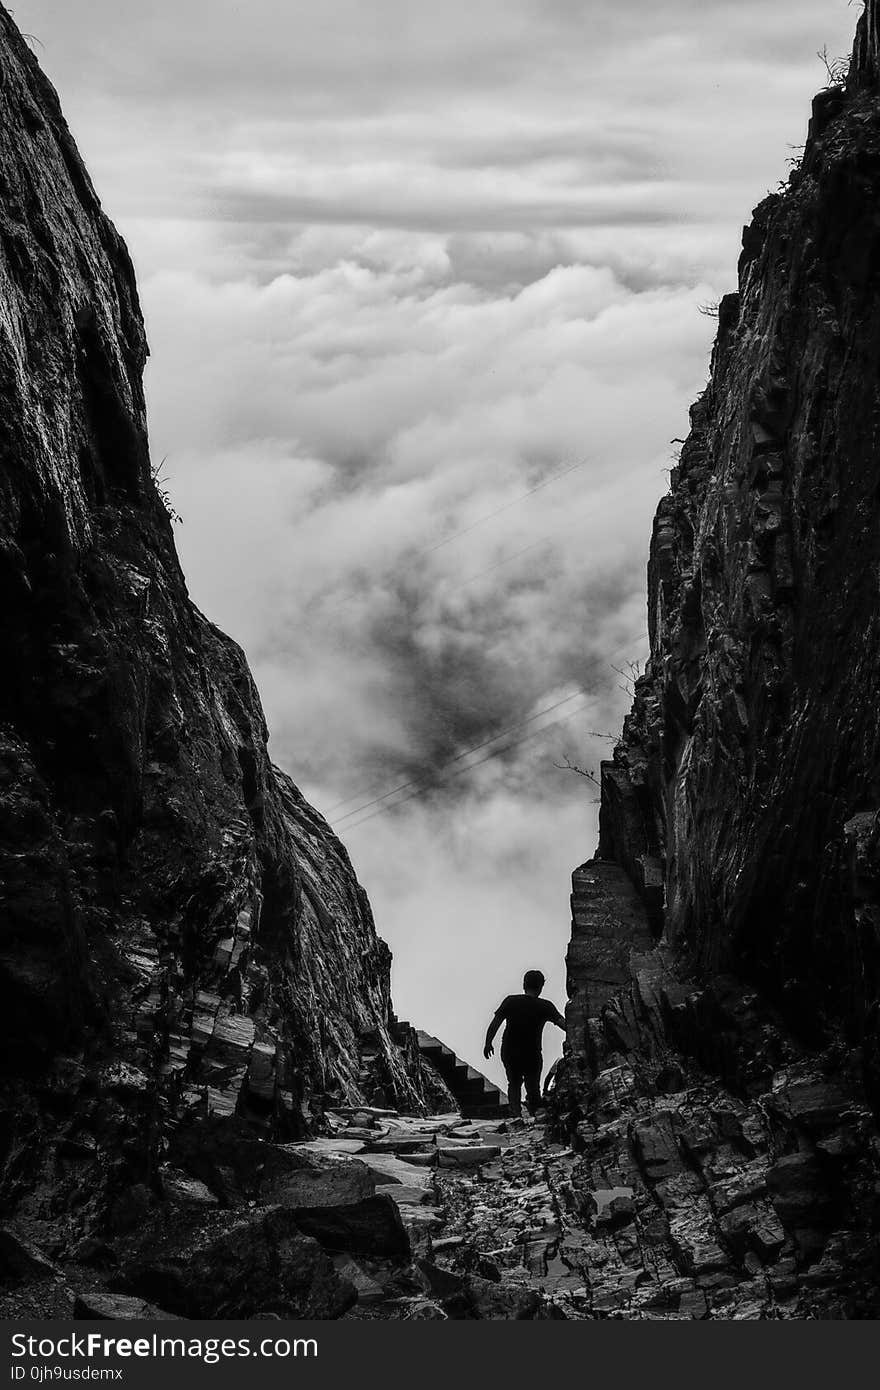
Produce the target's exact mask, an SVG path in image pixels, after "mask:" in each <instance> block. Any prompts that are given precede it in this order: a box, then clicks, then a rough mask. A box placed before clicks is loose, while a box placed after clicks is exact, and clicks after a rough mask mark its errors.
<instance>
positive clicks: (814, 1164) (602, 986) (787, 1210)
mask: <svg viewBox="0 0 880 1390" xmlns="http://www.w3.org/2000/svg"><path fill="white" fill-rule="evenodd" d="M878 16H880V6H878V4H877V3H876V0H872V3H870V4H868V5H867V6H866V9H865V13H864V14H863V16H862V18H861V20H860V22H859V28H858V34H857V39H856V45H855V50H854V55H853V60H852V65H851V68H850V71H849V76H848V79H847V80H846V82H845V83H842V84H841V85H839V86H836V87H833V88H830V89H829V90H826V91H825V92H823V93H821V94H820V95H819V96H818V97H817V98H816V100H815V101H814V104H813V112H812V119H811V121H810V127H809V132H808V138H807V142H806V145H805V148H804V152H803V158H802V159H801V161H800V163H799V165H798V167H796V168H795V169H794V170H793V171H792V173H791V175H790V177H789V179H788V181H787V183H786V184H785V185H784V186H781V187H780V189H779V191H778V192H776V193H774V194H771V195H770V196H769V197H767V198H766V199H765V200H764V202H762V203H761V204H760V206H759V207H758V208H757V209H756V211H755V214H754V220H753V221H752V223H751V225H750V226H748V227H747V228H746V229H745V231H744V235H743V251H742V256H741V258H740V263H739V286H738V289H737V291H736V293H733V294H729V295H727V296H726V297H725V298H724V299H723V300H722V301H721V303H720V305H719V310H718V334H717V338H716V342H715V346H714V351H713V355H712V363H711V372H710V377H709V381H708V384H707V386H706V389H705V391H704V392H703V393H702V395H701V396H700V398H699V400H698V401H697V402H696V403H695V405H694V406H693V407H692V409H691V430H690V433H689V435H688V438H687V440H686V442H685V444H684V446H683V447H682V450H681V456H680V458H679V460H678V463H677V466H676V467H675V468H674V469H673V470H672V476H671V485H670V491H669V493H668V495H667V496H666V497H665V498H664V499H663V500H662V501H661V503H660V505H659V508H658V510H657V515H656V519H655V523H654V530H653V537H652V541H651V551H650V561H649V569H648V616H649V630H650V643H651V646H650V657H649V660H648V663H647V666H646V669H645V672H644V674H643V675H642V676H641V677H640V679H638V680H637V682H636V688H635V698H634V702H633V706H632V710H631V712H630V714H629V715H628V717H627V719H626V721H625V723H624V729H623V736H622V738H621V740H620V742H619V744H618V745H617V747H616V749H615V751H614V756H613V758H612V759H611V760H610V761H609V762H607V763H606V764H604V765H603V768H602V796H601V816H600V841H599V848H598V855H597V858H596V859H595V860H593V861H591V862H589V863H588V864H585V865H583V866H582V867H581V868H580V869H579V870H578V871H577V872H576V873H575V876H574V884H573V887H574V894H573V899H572V903H573V930H572V942H571V947H570V950H569V957H568V966H569V989H570V995H571V1002H570V1005H569V1023H570V1027H569V1055H568V1061H567V1064H566V1067H565V1069H564V1071H563V1073H562V1074H561V1076H560V1102H561V1106H562V1109H563V1111H565V1113H566V1114H567V1116H568V1119H569V1122H570V1125H571V1131H570V1132H571V1133H572V1134H574V1135H576V1143H577V1144H578V1145H579V1146H580V1147H581V1150H582V1152H583V1154H584V1160H583V1161H584V1164H585V1168H584V1173H585V1175H586V1176H585V1177H584V1179H583V1183H582V1185H583V1186H584V1187H585V1188H589V1185H590V1184H593V1185H596V1184H599V1185H600V1186H601V1185H603V1184H604V1186H605V1187H609V1188H610V1187H614V1186H616V1185H620V1186H622V1187H626V1188H628V1189H630V1190H631V1193H632V1196H633V1201H634V1203H635V1207H634V1214H632V1213H631V1212H630V1209H629V1208H628V1209H627V1219H626V1221H624V1220H623V1217H622V1216H621V1218H620V1226H621V1231H623V1232H624V1234H623V1235H621V1236H620V1238H619V1239H620V1240H624V1241H625V1242H627V1241H628V1242H629V1243H630V1246H631V1258H630V1259H628V1261H625V1263H628V1266H629V1273H627V1271H626V1270H624V1271H623V1275H622V1277H624V1278H625V1279H627V1280H628V1279H629V1275H630V1274H632V1275H633V1277H634V1279H635V1283H632V1281H630V1282H631V1283H632V1289H631V1291H630V1292H626V1291H625V1290H623V1288H622V1289H621V1291H620V1292H619V1293H615V1294H614V1295H613V1297H612V1299H611V1301H610V1303H609V1305H608V1306H609V1307H614V1308H618V1309H621V1308H627V1309H629V1310H630V1311H629V1312H624V1314H623V1315H624V1316H630V1315H634V1312H633V1310H635V1309H636V1308H637V1307H638V1306H639V1304H640V1302H641V1295H639V1296H638V1297H636V1296H635V1293H634V1292H632V1290H635V1288H636V1285H638V1287H639V1288H641V1287H642V1286H643V1285H644V1286H645V1287H646V1288H648V1287H649V1286H650V1284H651V1283H653V1282H654V1281H653V1278H651V1277H649V1278H647V1279H646V1278H645V1274H644V1271H648V1273H649V1275H650V1264H651V1255H650V1251H651V1248H652V1247H655V1248H656V1250H657V1251H658V1252H660V1253H662V1257H663V1259H664V1260H666V1261H667V1262H669V1264H670V1266H671V1268H673V1269H674V1270H675V1272H676V1274H677V1275H678V1276H680V1277H682V1278H688V1279H691V1280H692V1281H695V1283H694V1287H695V1288H697V1289H698V1290H700V1291H701V1293H700V1298H702V1296H703V1294H706V1296H707V1297H708V1299H709V1305H708V1306H709V1308H710V1315H713V1316H726V1314H724V1313H722V1312H718V1311H711V1310H715V1309H718V1308H720V1307H721V1306H722V1305H723V1302H724V1299H725V1298H726V1299H727V1300H728V1302H729V1305H730V1307H731V1308H738V1309H741V1308H744V1307H746V1308H747V1307H749V1306H751V1307H752V1308H753V1309H754V1310H758V1311H753V1312H752V1313H748V1312H746V1313H742V1312H737V1313H732V1314H731V1315H736V1316H742V1315H745V1316H757V1315H759V1312H760V1313H761V1314H762V1315H763V1314H764V1313H766V1312H767V1310H768V1309H779V1310H783V1312H782V1315H786V1316H787V1315H789V1313H791V1315H792V1316H798V1317H805V1316H813V1315H821V1316H829V1315H830V1316H876V1311H877V1307H878V1300H877V1289H878V1287H880V1272H878V1269H877V1264H876V1249H877V1243H876V1242H877V1232H878V1199H877V1193H878V1191H880V1187H878V1179H880V1171H878V1154H880V1148H878V1140H877V1133H876V1113H877V1109H878V1106H880V1004H878V985H880V896H878V883H880V720H878V710H880V617H878V615H880V581H878V576H880V488H878V476H880V475H878V459H880V438H878V420H880V367H878V363H880V356H878V342H880V259H878V224H877V213H876V204H877V195H878V191H880V91H878V85H877V84H878V81H880V69H878V52H880V49H878ZM872 1108H873V1111H874V1117H872V1114H871V1110H872ZM641 1193H644V1194H645V1195H646V1196H649V1197H650V1199H651V1200H650V1202H646V1203H645V1204H644V1205H643V1206H642V1205H640V1200H641V1199H640V1194H641ZM649 1218H650V1220H649ZM651 1221H653V1222H654V1225H653V1226H652V1225H651ZM631 1237H634V1242H633V1240H632V1239H631ZM615 1240H618V1238H617V1237H615ZM618 1244H619V1240H618ZM639 1271H642V1272H641V1273H640V1272H639ZM734 1290H735V1291H736V1292H735V1293H734V1292H732V1291H734ZM650 1297H653V1294H650ZM690 1297H691V1295H690V1294H689V1295H688V1298H690ZM719 1299H720V1303H719Z"/></svg>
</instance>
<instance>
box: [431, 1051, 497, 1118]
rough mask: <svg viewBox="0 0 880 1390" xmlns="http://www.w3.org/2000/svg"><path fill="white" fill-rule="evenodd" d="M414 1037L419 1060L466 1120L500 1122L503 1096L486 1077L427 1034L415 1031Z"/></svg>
mask: <svg viewBox="0 0 880 1390" xmlns="http://www.w3.org/2000/svg"><path fill="white" fill-rule="evenodd" d="M417 1037H418V1042H419V1051H420V1052H421V1054H422V1056H423V1057H424V1058H425V1059H426V1060H427V1061H429V1062H430V1063H431V1065H432V1066H433V1067H435V1069H436V1070H437V1071H438V1072H439V1074H440V1076H441V1077H442V1078H443V1080H444V1081H445V1082H446V1085H447V1086H448V1087H449V1089H450V1091H451V1092H452V1094H453V1095H454V1096H455V1099H456V1100H457V1101H458V1104H459V1106H460V1108H461V1113H462V1114H463V1115H464V1116H465V1117H466V1118H470V1117H472V1116H473V1117H476V1116H479V1118H481V1119H495V1118H498V1119H500V1118H502V1117H503V1116H504V1115H506V1114H507V1096H506V1095H505V1094H504V1092H503V1091H501V1090H500V1089H499V1087H497V1086H496V1085H494V1084H493V1082H491V1081H490V1080H489V1078H488V1077H486V1076H483V1074H482V1072H479V1071H477V1069H476V1068H475V1067H472V1066H471V1065H470V1063H468V1062H465V1061H462V1059H461V1058H460V1057H457V1056H456V1054H455V1053H454V1052H453V1050H452V1048H451V1047H447V1046H446V1044H445V1043H444V1042H442V1041H441V1040H440V1039H439V1038H435V1037H434V1036H433V1035H432V1034H431V1033H426V1032H424V1030H422V1029H419V1030H418V1031H417Z"/></svg>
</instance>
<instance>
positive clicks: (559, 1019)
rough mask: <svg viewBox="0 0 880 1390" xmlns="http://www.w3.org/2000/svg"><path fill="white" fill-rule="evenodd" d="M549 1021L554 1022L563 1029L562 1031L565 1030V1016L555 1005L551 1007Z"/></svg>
mask: <svg viewBox="0 0 880 1390" xmlns="http://www.w3.org/2000/svg"><path fill="white" fill-rule="evenodd" d="M550 1022H551V1023H555V1024H556V1027H557V1028H561V1029H562V1031H563V1033H564V1032H565V1030H566V1022H565V1016H564V1015H563V1014H561V1013H560V1012H559V1010H558V1009H557V1008H556V1006H555V1005H554V1007H553V1015H552V1017H551V1019H550Z"/></svg>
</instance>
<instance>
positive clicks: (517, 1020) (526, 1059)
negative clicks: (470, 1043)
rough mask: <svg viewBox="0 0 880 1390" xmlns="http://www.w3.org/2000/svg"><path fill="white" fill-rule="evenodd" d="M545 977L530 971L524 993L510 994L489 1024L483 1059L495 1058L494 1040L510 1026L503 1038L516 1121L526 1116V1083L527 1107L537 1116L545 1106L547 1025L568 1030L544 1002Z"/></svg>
mask: <svg viewBox="0 0 880 1390" xmlns="http://www.w3.org/2000/svg"><path fill="white" fill-rule="evenodd" d="M543 988H544V976H543V975H542V974H541V972H540V970H527V971H526V973H525V975H523V991H524V993H522V994H508V996H507V998H506V999H505V1000H504V1001H503V1002H502V1003H501V1004H500V1005H499V1006H498V1008H497V1009H496V1010H495V1017H494V1018H493V1019H492V1022H491V1023H490V1024H489V1031H488V1032H487V1034H486V1046H485V1047H484V1048H483V1056H484V1057H491V1056H492V1054H493V1053H494V1051H495V1049H494V1047H493V1046H492V1039H493V1038H494V1036H495V1034H496V1033H497V1032H498V1029H499V1028H500V1027H501V1025H502V1023H504V1024H506V1027H505V1029H504V1037H503V1038H502V1039H501V1061H502V1062H503V1063H504V1070H505V1071H506V1072H507V1098H508V1100H509V1102H510V1113H511V1115H512V1116H513V1117H514V1118H518V1117H519V1116H520V1115H521V1114H522V1088H523V1082H525V1088H526V1105H527V1106H528V1107H529V1110H530V1111H531V1112H532V1114H533V1115H534V1113H535V1111H536V1110H538V1109H540V1105H541V1066H542V1064H543V1060H544V1059H543V1057H542V1056H541V1034H542V1033H543V1031H544V1024H545V1023H555V1024H556V1026H557V1028H563V1029H564V1028H565V1019H564V1018H563V1017H562V1014H561V1013H560V1012H559V1010H558V1009H557V1007H556V1005H555V1004H551V1003H550V1000H549V999H541V998H540V994H541V990H542V989H543Z"/></svg>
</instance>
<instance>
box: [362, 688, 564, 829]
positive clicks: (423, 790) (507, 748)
mask: <svg viewBox="0 0 880 1390" xmlns="http://www.w3.org/2000/svg"><path fill="white" fill-rule="evenodd" d="M571 698H572V699H573V698H574V696H572V697H571ZM586 708H587V706H586V705H582V706H581V708H580V709H573V710H572V711H571V713H570V714H563V715H560V717H559V719H553V720H551V722H550V723H549V724H545V725H543V727H542V728H540V729H533V730H532V732H531V733H530V734H526V735H525V737H524V738H518V739H514V741H513V742H512V743H505V745H504V747H503V748H493V749H492V752H491V753H487V754H486V756H485V758H480V759H479V760H478V761H477V762H475V763H469V764H468V766H467V767H460V768H457V769H456V771H455V772H451V773H450V774H449V776H448V777H446V778H444V779H443V781H442V782H441V783H440V785H441V786H445V785H446V783H447V782H451V781H452V779H453V778H454V777H463V776H464V774H465V773H466V772H472V771H473V770H474V768H477V767H481V766H482V765H483V763H488V762H491V760H492V759H493V758H497V757H499V756H500V755H501V754H502V753H509V752H511V750H512V749H514V748H519V747H520V745H521V744H523V743H528V742H529V741H530V740H531V739H533V738H539V737H540V736H541V734H546V733H548V732H549V731H550V729H555V728H556V727H557V726H558V725H559V724H565V723H566V721H567V720H569V719H574V717H575V715H576V714H583V713H584V711H585V710H586ZM433 790H434V788H433V787H417V788H416V790H415V791H412V792H410V794H409V796H403V797H401V799H400V800H399V801H395V802H394V804H393V806H380V807H379V809H378V811H371V812H370V814H369V815H368V816H364V818H363V820H357V821H355V822H354V824H353V825H348V826H346V828H345V833H346V835H348V834H349V833H350V832H351V831H352V830H357V828H358V826H359V825H366V823H367V821H368V820H374V819H375V817H376V816H384V815H385V814H387V812H388V811H394V810H396V809H397V807H398V806H403V805H405V804H406V802H407V801H413V800H414V799H415V798H416V797H418V796H426V795H427V794H428V792H430V791H433ZM352 815H357V812H356V811H353V812H352Z"/></svg>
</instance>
